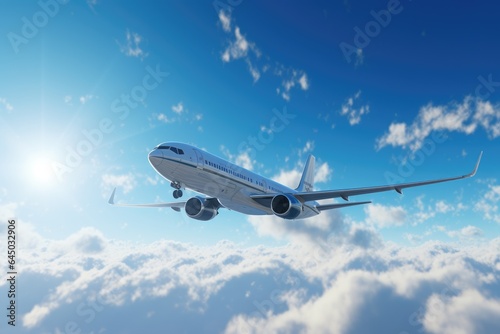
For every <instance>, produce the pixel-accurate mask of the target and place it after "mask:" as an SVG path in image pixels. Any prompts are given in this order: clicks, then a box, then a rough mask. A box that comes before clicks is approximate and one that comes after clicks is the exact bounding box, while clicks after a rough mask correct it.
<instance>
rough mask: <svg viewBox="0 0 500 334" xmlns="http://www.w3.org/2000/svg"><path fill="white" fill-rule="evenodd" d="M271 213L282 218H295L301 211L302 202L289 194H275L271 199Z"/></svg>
mask: <svg viewBox="0 0 500 334" xmlns="http://www.w3.org/2000/svg"><path fill="white" fill-rule="evenodd" d="M271 210H272V211H273V213H274V214H275V215H276V216H278V217H281V218H284V219H295V218H297V217H298V216H299V215H300V213H301V212H302V203H300V201H299V200H298V199H296V198H295V197H293V196H291V195H284V194H280V195H276V196H274V197H273V199H272V201H271Z"/></svg>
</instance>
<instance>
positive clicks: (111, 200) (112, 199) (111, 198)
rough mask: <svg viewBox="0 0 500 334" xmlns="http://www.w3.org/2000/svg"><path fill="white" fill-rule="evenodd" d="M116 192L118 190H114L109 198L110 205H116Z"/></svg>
mask: <svg viewBox="0 0 500 334" xmlns="http://www.w3.org/2000/svg"><path fill="white" fill-rule="evenodd" d="M115 192H116V188H115V189H113V192H112V193H111V196H109V200H108V203H109V204H111V205H114V204H115Z"/></svg>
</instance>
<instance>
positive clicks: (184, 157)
mask: <svg viewBox="0 0 500 334" xmlns="http://www.w3.org/2000/svg"><path fill="white" fill-rule="evenodd" d="M482 154H483V152H482V151H481V153H480V154H479V158H478V159H477V162H476V165H475V167H474V169H473V170H472V171H471V172H470V173H468V174H465V175H462V176H456V177H448V178H442V179H435V180H428V181H420V182H410V183H400V184H394V185H385V186H376V187H365V188H353V189H338V190H323V191H314V190H313V185H314V164H315V157H314V156H313V155H309V158H308V159H307V162H306V164H305V166H304V171H303V173H302V177H301V179H300V182H299V185H298V187H297V188H295V189H292V188H289V187H287V186H285V185H283V184H280V183H278V182H275V181H273V180H271V179H268V178H266V177H263V176H260V175H258V174H256V173H253V172H251V171H249V170H247V169H245V168H242V167H240V166H238V165H235V164H233V163H231V162H229V161H226V160H224V159H221V158H219V157H217V156H215V155H212V154H210V153H208V152H206V151H202V150H200V149H199V148H197V147H194V146H191V145H188V144H184V143H179V142H166V143H163V144H160V145H158V146H156V147H155V148H154V149H153V151H151V152H150V153H149V156H148V158H149V162H150V164H151V166H152V167H153V168H154V169H155V170H156V171H157V172H158V173H159V174H160V175H161V176H162V177H164V178H165V179H167V180H169V181H171V183H170V185H171V187H173V188H174V189H175V190H174V191H173V196H174V198H176V199H177V198H180V197H182V195H183V192H182V189H186V188H187V189H191V190H194V191H195V192H198V193H201V194H205V195H207V197H202V196H194V197H191V198H189V199H188V200H187V201H179V202H170V203H152V204H121V203H115V201H114V197H115V192H116V188H115V189H114V190H113V192H112V193H111V196H110V198H109V201H108V203H109V204H111V205H117V206H132V207H153V208H162V207H169V208H172V209H173V210H175V211H177V212H179V211H180V210H181V209H182V208H183V209H184V211H185V212H186V214H187V216H188V217H190V218H193V219H197V220H202V221H207V220H210V219H213V218H214V217H215V216H217V215H218V213H219V209H221V208H226V209H229V210H234V211H237V212H240V213H243V214H247V215H276V216H277V217H280V218H283V219H303V218H308V217H312V216H315V215H318V214H320V213H321V212H322V211H325V210H331V209H338V208H343V207H348V206H353V205H363V204H368V203H371V201H363V202H349V197H351V196H355V195H362V194H371V193H377V192H383V191H390V190H395V191H396V192H398V193H399V194H402V191H403V189H406V188H411V187H418V186H424V185H428V184H433V183H440V182H448V181H453V180H459V179H464V178H469V177H472V176H474V175H475V174H476V172H477V169H478V167H479V163H480V161H481V156H482ZM333 198H341V199H343V200H344V202H340V203H329V204H320V203H318V202H317V201H320V200H324V199H333Z"/></svg>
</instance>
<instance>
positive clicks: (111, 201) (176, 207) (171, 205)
mask: <svg viewBox="0 0 500 334" xmlns="http://www.w3.org/2000/svg"><path fill="white" fill-rule="evenodd" d="M115 192H116V188H115V189H113V192H112V193H111V196H110V197H109V200H108V203H109V204H111V205H116V206H131V207H141V208H172V209H173V210H175V211H180V209H182V208H184V205H185V204H186V202H170V203H151V204H120V203H115Z"/></svg>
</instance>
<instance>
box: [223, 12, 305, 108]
mask: <svg viewBox="0 0 500 334" xmlns="http://www.w3.org/2000/svg"><path fill="white" fill-rule="evenodd" d="M232 22H233V20H232V18H231V13H230V12H227V11H223V10H221V11H219V23H220V24H221V25H222V30H223V31H224V32H225V33H226V34H228V35H229V36H230V39H229V40H228V45H227V46H226V47H225V48H224V51H222V53H221V60H222V61H223V62H224V63H229V62H231V61H235V60H239V59H241V60H244V61H245V63H246V64H247V67H248V71H249V73H250V75H251V76H252V78H253V82H254V83H256V82H258V81H259V79H260V78H261V77H262V75H263V74H265V73H272V74H274V75H275V76H277V77H279V78H281V86H280V87H278V88H277V89H276V92H277V94H278V95H280V96H281V97H282V98H283V99H284V100H285V101H289V100H290V96H291V93H290V91H291V89H292V88H294V87H296V86H297V87H300V89H302V90H304V91H306V90H308V89H309V86H310V82H309V79H308V77H307V74H306V73H305V72H304V71H302V70H297V69H294V68H291V67H285V66H284V65H282V64H280V63H276V65H273V66H272V69H271V65H270V64H269V62H270V59H269V57H262V52H261V51H260V50H259V48H258V47H257V45H256V44H255V43H254V42H252V41H250V40H248V39H247V37H246V36H245V35H244V34H243V33H242V31H241V29H240V27H238V26H234V29H233V27H232ZM270 69H271V70H270Z"/></svg>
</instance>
